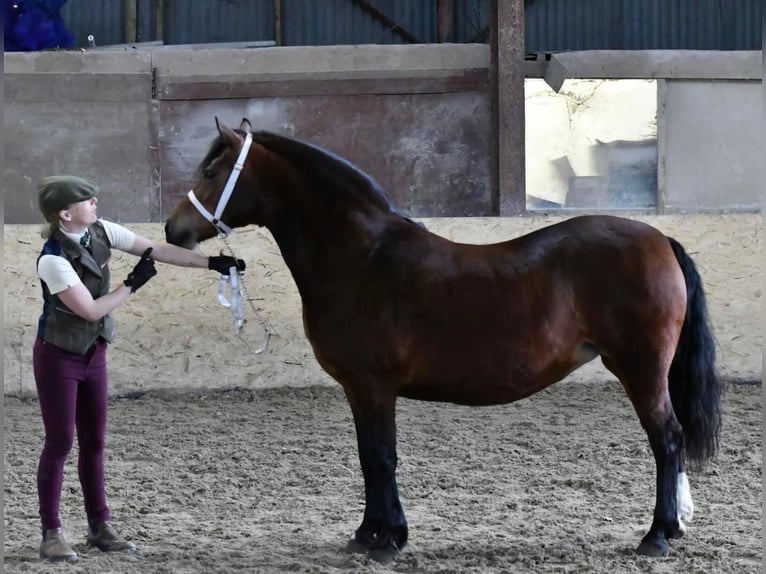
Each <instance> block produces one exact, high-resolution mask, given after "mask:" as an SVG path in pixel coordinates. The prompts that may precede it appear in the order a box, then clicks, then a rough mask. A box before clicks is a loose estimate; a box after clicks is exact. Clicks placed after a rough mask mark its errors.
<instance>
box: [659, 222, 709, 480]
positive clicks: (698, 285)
mask: <svg viewBox="0 0 766 574" xmlns="http://www.w3.org/2000/svg"><path fill="white" fill-rule="evenodd" d="M668 241H669V242H670V246H671V248H672V249H673V253H675V255H676V259H678V264H679V265H680V266H681V271H683V274H684V278H685V279H686V317H685V318H684V325H683V328H682V329H681V338H680V340H679V341H678V348H677V349H676V354H675V356H674V357H673V363H672V364H671V366H670V377H669V379H670V380H669V386H670V399H671V400H672V401H673V410H675V412H676V417H678V421H679V422H680V423H681V426H682V427H683V434H684V450H685V453H686V460H687V461H689V462H690V463H691V465H692V466H693V467H696V468H699V467H701V466H702V465H703V464H704V463H705V462H706V461H708V460H709V459H710V458H712V457H713V455H714V454H715V452H716V449H717V448H718V437H719V434H720V430H721V381H720V379H719V377H718V372H717V371H716V367H715V341H714V340H713V334H712V332H711V330H710V324H709V320H708V313H707V303H706V302H705V291H704V290H703V288H702V280H701V279H700V276H699V273H697V268H696V266H695V265H694V261H692V259H691V257H689V255H688V254H687V253H686V251H685V250H684V248H683V247H682V246H681V244H680V243H679V242H678V241H676V240H675V239H673V238H672V237H668Z"/></svg>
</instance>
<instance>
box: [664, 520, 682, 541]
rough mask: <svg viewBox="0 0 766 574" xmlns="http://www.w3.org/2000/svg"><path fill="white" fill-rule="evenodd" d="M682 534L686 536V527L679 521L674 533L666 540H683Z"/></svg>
mask: <svg viewBox="0 0 766 574" xmlns="http://www.w3.org/2000/svg"><path fill="white" fill-rule="evenodd" d="M684 534H686V526H685V525H684V523H683V522H682V521H681V520H679V521H678V528H676V529H675V531H673V532H672V533H671V534H669V535H668V538H670V539H675V540H677V539H679V538H683V536H684Z"/></svg>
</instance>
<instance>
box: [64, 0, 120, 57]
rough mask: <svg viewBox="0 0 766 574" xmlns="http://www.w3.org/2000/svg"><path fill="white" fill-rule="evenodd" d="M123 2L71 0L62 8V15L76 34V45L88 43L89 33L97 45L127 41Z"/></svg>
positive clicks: (80, 45)
mask: <svg viewBox="0 0 766 574" xmlns="http://www.w3.org/2000/svg"><path fill="white" fill-rule="evenodd" d="M123 5H124V3H123V2H116V1H115V0H69V1H68V2H67V3H66V4H64V6H63V8H62V9H61V17H62V18H63V19H64V22H65V23H66V25H67V28H68V29H69V31H70V32H71V33H72V34H73V35H74V40H75V45H76V46H79V47H82V46H87V45H88V35H89V34H91V35H93V36H94V37H95V39H96V45H107V44H121V43H123V42H125V14H124V12H123Z"/></svg>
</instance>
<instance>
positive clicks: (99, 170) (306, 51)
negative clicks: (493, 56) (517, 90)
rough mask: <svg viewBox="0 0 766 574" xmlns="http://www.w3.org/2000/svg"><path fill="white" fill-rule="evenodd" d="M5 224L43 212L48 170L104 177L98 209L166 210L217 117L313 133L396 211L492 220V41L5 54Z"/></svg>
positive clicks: (147, 213)
mask: <svg viewBox="0 0 766 574" xmlns="http://www.w3.org/2000/svg"><path fill="white" fill-rule="evenodd" d="M4 59H5V86H6V92H5V96H6V106H5V115H4V120H5V134H6V141H8V142H14V144H15V145H14V146H6V148H5V173H4V175H5V181H6V185H7V186H8V188H9V189H11V190H13V193H12V194H11V197H10V198H9V201H8V202H7V203H6V206H5V207H6V210H5V221H6V222H8V223H34V222H36V221H39V215H38V214H37V211H36V207H35V197H34V185H35V183H36V182H37V181H38V180H39V179H40V178H42V177H44V176H46V175H50V174H51V173H54V172H58V173H63V172H67V173H76V174H78V175H82V176H85V177H89V178H92V179H93V180H95V181H97V182H98V183H100V185H101V186H102V189H101V194H100V195H101V200H102V203H101V205H102V208H103V210H104V213H109V214H110V216H111V217H112V218H114V219H116V220H118V221H122V222H147V221H160V220H162V219H163V218H164V217H165V216H166V215H167V213H168V212H169V210H170V208H171V207H172V206H173V205H174V204H175V203H176V201H177V200H178V198H179V197H181V196H182V195H183V194H184V193H186V191H187V190H188V189H189V187H190V185H191V183H192V178H193V176H194V171H195V168H196V166H197V163H198V162H199V161H200V160H201V159H202V158H203V156H204V154H205V152H206V150H207V148H208V147H209V145H210V143H211V141H212V140H213V138H214V137H215V136H216V135H217V132H216V129H215V121H214V119H215V117H216V116H218V117H219V118H220V119H221V120H222V121H225V122H227V123H230V124H234V125H238V124H239V121H240V119H241V118H242V117H243V116H247V117H248V118H249V119H250V120H251V122H252V123H253V126H254V127H255V129H268V130H274V131H279V132H283V133H287V134H289V135H293V136H296V137H300V138H303V139H307V140H310V141H312V142H314V143H317V144H319V145H323V146H325V147H327V148H328V149H330V150H332V151H334V152H336V153H338V154H340V155H342V156H344V157H346V158H347V159H349V160H350V161H352V162H353V163H355V164H357V165H358V166H359V167H361V168H362V169H364V170H366V171H368V172H369V173H370V174H371V175H373V176H374V177H376V178H377V179H378V180H379V181H380V183H381V184H382V185H383V186H384V187H385V188H386V189H388V190H389V192H390V194H391V195H392V197H393V199H394V200H395V201H396V202H397V204H398V205H399V206H400V207H401V208H402V209H403V210H406V211H407V212H408V213H410V214H412V215H415V216H418V215H429V216H449V215H491V214H492V210H493V198H492V186H491V185H490V156H491V153H490V148H489V146H490V145H491V138H490V137H489V135H488V134H489V133H490V100H489V95H488V90H489V86H488V65H489V47H488V46H485V45H464V46H439V45H422V46H329V47H310V48H261V49H249V50H244V49H239V50H231V49H209V50H175V51H174V50H159V51H156V52H141V51H137V52H105V53H102V52H41V53H9V54H5V55H4Z"/></svg>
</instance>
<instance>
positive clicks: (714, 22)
mask: <svg viewBox="0 0 766 574" xmlns="http://www.w3.org/2000/svg"><path fill="white" fill-rule="evenodd" d="M525 24H526V49H527V52H561V51H567V50H589V49H611V50H638V49H642V50H647V49H657V50H683V49H688V50H760V49H761V43H762V39H761V2H760V1H759V0H534V1H533V2H531V3H527V6H526V12H525Z"/></svg>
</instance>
